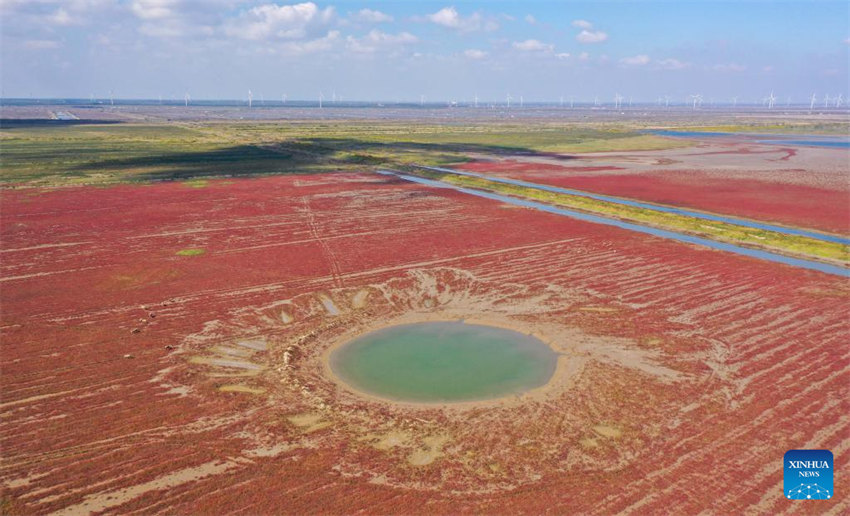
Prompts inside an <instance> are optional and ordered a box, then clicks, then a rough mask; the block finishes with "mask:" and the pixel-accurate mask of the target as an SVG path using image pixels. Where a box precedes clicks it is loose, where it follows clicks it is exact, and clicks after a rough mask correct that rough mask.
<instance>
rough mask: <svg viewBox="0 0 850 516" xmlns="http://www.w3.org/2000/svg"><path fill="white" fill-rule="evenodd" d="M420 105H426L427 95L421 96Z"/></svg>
mask: <svg viewBox="0 0 850 516" xmlns="http://www.w3.org/2000/svg"><path fill="white" fill-rule="evenodd" d="M419 105H420V106H424V105H425V95H419Z"/></svg>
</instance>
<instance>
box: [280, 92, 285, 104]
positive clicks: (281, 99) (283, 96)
mask: <svg viewBox="0 0 850 516" xmlns="http://www.w3.org/2000/svg"><path fill="white" fill-rule="evenodd" d="M280 103H281V104H283V105H286V93H284V94H283V95H281V96H280Z"/></svg>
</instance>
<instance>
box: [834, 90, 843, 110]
mask: <svg viewBox="0 0 850 516" xmlns="http://www.w3.org/2000/svg"><path fill="white" fill-rule="evenodd" d="M842 103H844V94H843V93H839V94H838V98H837V99H835V107H837V108H840V107H841V104H842Z"/></svg>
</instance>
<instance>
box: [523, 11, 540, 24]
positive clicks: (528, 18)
mask: <svg viewBox="0 0 850 516" xmlns="http://www.w3.org/2000/svg"><path fill="white" fill-rule="evenodd" d="M525 22H526V23H528V24H530V25H534V24H535V23H537V20H536V19H535V18H534V16H532V15H530V14H526V15H525Z"/></svg>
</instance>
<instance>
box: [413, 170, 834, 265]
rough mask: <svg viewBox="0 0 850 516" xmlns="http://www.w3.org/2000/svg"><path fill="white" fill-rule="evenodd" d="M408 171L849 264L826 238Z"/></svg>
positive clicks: (782, 251) (478, 179)
mask: <svg viewBox="0 0 850 516" xmlns="http://www.w3.org/2000/svg"><path fill="white" fill-rule="evenodd" d="M406 173H410V174H413V175H418V176H421V177H426V178H428V179H434V180H437V181H442V182H444V183H449V184H453V185H457V186H462V187H466V188H475V189H478V190H486V191H490V192H496V193H500V194H506V195H511V196H514V197H522V198H525V199H534V200H536V201H540V202H544V203H547V204H552V205H556V206H561V207H565V208H570V209H574V210H579V211H584V212H587V213H593V214H597V215H605V216H608V217H613V218H617V219H621V220H626V221H630V222H636V223H639V224H643V225H646V226H652V227H656V228H660V229H667V230H671V231H678V232H680V233H688V234H692V235H699V236H701V237H705V238H711V239H713V240H717V241H720V242H727V243H731V244H736V245H744V246H748V247H758V248H763V249H769V250H771V251H775V252H780V253H784V254H788V255H794V256H803V257H807V258H815V259H819V260H821V261H826V262H830V263H837V264H839V265H844V266H846V265H847V264H848V262H850V246H847V245H843V244H839V243H835V242H824V241H822V240H816V239H813V238H808V237H802V236H796V235H786V234H783V233H777V232H775V231H768V230H763V229H758V228H748V227H743V226H738V225H735V224H730V223H727V222H715V221H708V220H703V219H697V218H694V217H688V216H686V215H678V214H674V213H664V212H657V211H654V210H648V209H645V208H638V207H634V206H626V205H622V204H615V203H610V202H605V201H600V200H597V199H591V198H588V197H581V196H578V195H569V194H564V193H557V192H549V191H545V190H538V189H535V188H531V187H525V186H517V185H509V184H505V183H499V182H496V181H490V180H487V179H483V178H478V177H469V176H460V175H455V174H448V173H440V172H432V171H424V170H421V169H416V170H415V171H410V170H407V171H406Z"/></svg>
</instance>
